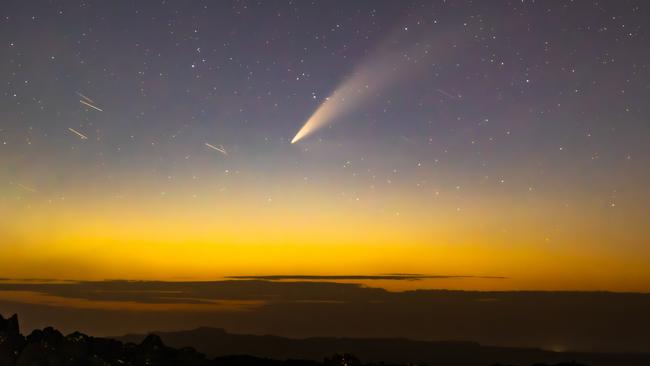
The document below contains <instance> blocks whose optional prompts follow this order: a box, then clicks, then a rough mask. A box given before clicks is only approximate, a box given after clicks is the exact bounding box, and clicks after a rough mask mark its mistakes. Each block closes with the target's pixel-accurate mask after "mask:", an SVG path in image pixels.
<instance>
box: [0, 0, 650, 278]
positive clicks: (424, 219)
mask: <svg viewBox="0 0 650 366" xmlns="http://www.w3.org/2000/svg"><path fill="white" fill-rule="evenodd" d="M649 27H650V3H646V2H644V1H634V2H633V1H595V2H593V1H536V2H534V1H524V2H522V1H475V2H463V1H454V2H442V1H414V2H410V1H344V0H340V1H327V2H326V1H314V2H312V1H236V2H227V1H99V0H96V1H82V2H78V1H3V2H2V3H1V4H0V54H1V56H2V57H0V75H2V77H1V78H0V81H1V84H0V216H1V219H0V277H6V278H56V279H76V280H83V279H92V280H102V279H115V278H120V279H154V280H156V279H158V280H180V279H184V280H186V279H192V280H207V279H217V278H221V277H223V276H232V275H240V276H246V275H298V274H299V275H377V274H385V273H415V274H424V275H441V276H498V277H505V278H500V279H490V278H483V279H481V278H474V279H467V278H464V279H459V278H450V279H446V280H442V281H437V280H430V281H428V280H425V281H419V282H417V283H414V282H412V281H398V283H396V284H395V283H392V282H390V281H386V284H385V286H387V287H389V288H397V289H400V288H412V287H445V288H456V289H506V290H513V289H573V290H614V291H650V267H648V266H647V263H648V261H650V245H649V244H650V243H649V239H648V238H649V237H650V228H649V227H648V224H647V220H648V207H649V205H650V195H649V191H648V187H650V168H649V167H650V144H649V143H648V141H649V138H650V107H649V105H648V102H649V101H650V70H649V69H648V66H649V64H650V48H648V45H649V44H650V39H649V36H650V34H649V33H648V31H649ZM319 107H320V108H321V109H320V110H321V111H322V110H325V112H320V113H318V112H317V111H318V110H319ZM316 120H317V121H316ZM308 121H312V122H308ZM314 121H315V122H314ZM306 123H307V124H308V126H315V125H317V127H318V128H313V129H310V130H309V133H307V134H305V135H304V136H301V137H300V138H299V139H297V141H296V142H295V143H291V142H292V140H296V134H297V133H298V132H299V131H301V128H303V125H305V124H306ZM309 128H311V127H309ZM391 286H392V287H391Z"/></svg>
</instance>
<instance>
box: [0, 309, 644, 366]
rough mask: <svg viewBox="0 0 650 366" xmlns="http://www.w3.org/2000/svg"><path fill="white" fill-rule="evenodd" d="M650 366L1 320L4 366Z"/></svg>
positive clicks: (631, 359) (490, 350) (639, 357)
mask: <svg viewBox="0 0 650 366" xmlns="http://www.w3.org/2000/svg"><path fill="white" fill-rule="evenodd" d="M166 343H168V344H169V345H170V346H167V345H166ZM190 344H191V345H192V346H189V345H190ZM193 346H195V347H193ZM350 351H352V352H357V353H356V354H353V353H351V352H350ZM362 360H363V361H362ZM649 362H650V355H648V354H598V353H555V352H549V351H543V350H539V349H523V348H506V347H486V346H481V345H479V344H478V343H473V342H421V341H411V340H407V339H347V338H311V339H288V338H282V337H275V336H250V335H234V334H228V333H227V332H225V331H224V330H221V329H213V328H200V329H196V330H193V331H184V332H171V333H152V334H148V335H128V336H124V337H121V338H119V339H111V338H100V337H92V336H88V335H85V334H83V333H80V332H73V333H70V334H68V335H65V336H64V335H63V334H62V333H61V332H59V331H58V330H56V329H54V328H52V327H46V328H44V329H36V330H34V331H32V332H31V334H29V335H28V336H26V337H25V336H23V335H22V334H21V333H20V327H19V323H18V316H17V315H16V314H14V315H13V316H11V317H9V318H8V319H5V318H3V317H2V315H0V366H14V365H15V366H59V365H66V366H76V365H153V366H155V365H179V366H185V365H187V366H256V365H260V366H280V365H286V366H319V365H323V366H333V365H338V366H359V365H384V366H387V365H430V366H435V365H440V366H443V365H448V366H473V365H476V366H480V365H485V366H489V365H494V366H496V365H535V366H543V365H556V366H580V365H592V366H599V365H612V366H614V365H617V366H635V365H639V366H641V365H648V364H649Z"/></svg>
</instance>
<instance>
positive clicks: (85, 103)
mask: <svg viewBox="0 0 650 366" xmlns="http://www.w3.org/2000/svg"><path fill="white" fill-rule="evenodd" d="M79 103H81V104H83V105H86V106H88V107H90V108H93V109H96V110H98V111H100V112H103V110H102V109H100V108H97V107H95V106H94V105H92V104H90V103H88V102H86V101H85V100H83V99H80V100H79Z"/></svg>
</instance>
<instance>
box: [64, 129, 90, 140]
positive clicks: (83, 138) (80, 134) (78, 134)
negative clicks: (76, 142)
mask: <svg viewBox="0 0 650 366" xmlns="http://www.w3.org/2000/svg"><path fill="white" fill-rule="evenodd" d="M68 131H70V132H72V133H74V134H75V135H77V136H79V137H80V138H81V139H82V140H88V136H86V135H84V134H83V133H81V132H79V131H77V130H75V129H74V128H71V127H68Z"/></svg>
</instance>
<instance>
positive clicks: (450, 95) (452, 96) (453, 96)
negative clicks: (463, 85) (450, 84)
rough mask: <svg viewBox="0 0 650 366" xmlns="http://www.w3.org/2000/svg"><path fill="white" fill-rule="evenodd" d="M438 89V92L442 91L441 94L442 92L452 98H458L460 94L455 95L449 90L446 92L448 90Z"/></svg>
mask: <svg viewBox="0 0 650 366" xmlns="http://www.w3.org/2000/svg"><path fill="white" fill-rule="evenodd" d="M437 91H438V93H440V94H442V95H445V96H447V97H449V98H451V99H456V98H458V95H453V94H451V93H448V92H446V91H444V90H442V89H437Z"/></svg>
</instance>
